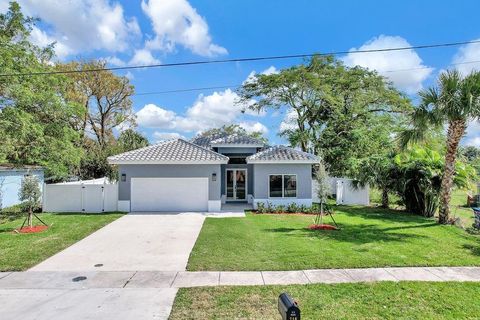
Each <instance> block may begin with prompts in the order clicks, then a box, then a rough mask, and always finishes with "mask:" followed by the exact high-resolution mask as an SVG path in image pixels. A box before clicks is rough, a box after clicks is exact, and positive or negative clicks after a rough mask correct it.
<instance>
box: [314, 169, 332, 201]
mask: <svg viewBox="0 0 480 320" xmlns="http://www.w3.org/2000/svg"><path fill="white" fill-rule="evenodd" d="M315 178H316V180H317V196H318V199H319V201H320V203H327V200H328V197H329V196H330V183H329V180H328V175H327V172H326V171H325V166H324V165H323V163H320V164H319V166H318V169H317V172H316V174H315Z"/></svg>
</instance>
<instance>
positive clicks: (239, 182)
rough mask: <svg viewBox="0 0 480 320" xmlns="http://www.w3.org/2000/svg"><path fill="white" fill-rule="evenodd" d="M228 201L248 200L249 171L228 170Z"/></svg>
mask: <svg viewBox="0 0 480 320" xmlns="http://www.w3.org/2000/svg"><path fill="white" fill-rule="evenodd" d="M226 178H227V183H226V188H227V190H226V194H227V200H231V201H235V200H237V201H241V200H247V169H227V175H226Z"/></svg>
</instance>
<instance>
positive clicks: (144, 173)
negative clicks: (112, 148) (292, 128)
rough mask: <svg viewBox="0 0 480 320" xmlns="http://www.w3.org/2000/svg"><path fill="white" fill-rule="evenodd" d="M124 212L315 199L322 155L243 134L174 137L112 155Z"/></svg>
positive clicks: (119, 206)
mask: <svg viewBox="0 0 480 320" xmlns="http://www.w3.org/2000/svg"><path fill="white" fill-rule="evenodd" d="M108 161H109V163H110V164H116V165H118V166H119V175H120V176H119V187H118V188H119V189H118V209H119V210H121V211H219V210H221V207H222V204H225V203H229V202H244V203H251V204H253V206H254V207H256V204H257V203H259V202H267V201H268V202H270V203H272V204H285V205H286V204H289V203H292V202H294V203H297V204H300V205H302V204H303V205H311V204H312V165H313V164H315V163H318V161H319V159H318V158H317V157H316V156H314V155H312V154H309V153H305V152H301V151H298V150H295V149H293V148H289V147H285V146H274V147H267V146H266V145H265V144H264V143H263V142H262V141H260V140H257V139H254V138H251V137H248V136H242V135H229V136H216V137H212V138H205V137H197V138H194V139H192V140H191V141H186V140H183V139H176V140H170V141H166V142H162V143H159V144H156V145H152V146H149V147H145V148H141V149H138V150H133V151H130V152H125V153H122V154H119V155H116V156H112V157H109V158H108Z"/></svg>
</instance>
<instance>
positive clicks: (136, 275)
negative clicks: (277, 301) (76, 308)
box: [0, 267, 480, 290]
mask: <svg viewBox="0 0 480 320" xmlns="http://www.w3.org/2000/svg"><path fill="white" fill-rule="evenodd" d="M372 281H479V282H480V267H404V268H365V269H318V270H299V271H245V272H243V271H239V272H231V271H221V272H219V271H199V272H188V271H178V272H175V271H88V272H81V271H80V272H70V271H28V272H12V273H8V272H7V273H0V289H7V290H8V289H94V288H120V289H121V288H127V289H128V288H186V287H199V286H242V285H286V284H309V283H346V282H372Z"/></svg>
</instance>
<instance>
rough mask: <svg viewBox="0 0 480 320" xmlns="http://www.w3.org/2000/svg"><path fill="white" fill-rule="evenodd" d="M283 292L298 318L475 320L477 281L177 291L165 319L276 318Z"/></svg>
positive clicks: (478, 307) (478, 293) (479, 296)
mask: <svg viewBox="0 0 480 320" xmlns="http://www.w3.org/2000/svg"><path fill="white" fill-rule="evenodd" d="M284 291H286V292H289V293H290V294H291V295H292V297H293V298H294V299H295V300H296V301H298V303H299V305H300V310H301V316H302V319H478V315H479V314H480V303H478V301H480V286H479V285H478V284H477V283H460V282H457V283H445V282H444V283H433V282H400V283H394V282H377V283H370V284H369V283H363V284H359V283H356V284H335V285H324V284H315V285H291V286H252V287H213V288H188V289H180V290H179V292H178V294H177V296H176V298H175V303H174V305H173V310H172V313H171V315H170V318H169V319H170V320H176V319H280V317H279V313H278V311H277V297H278V295H279V294H280V293H281V292H284Z"/></svg>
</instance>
